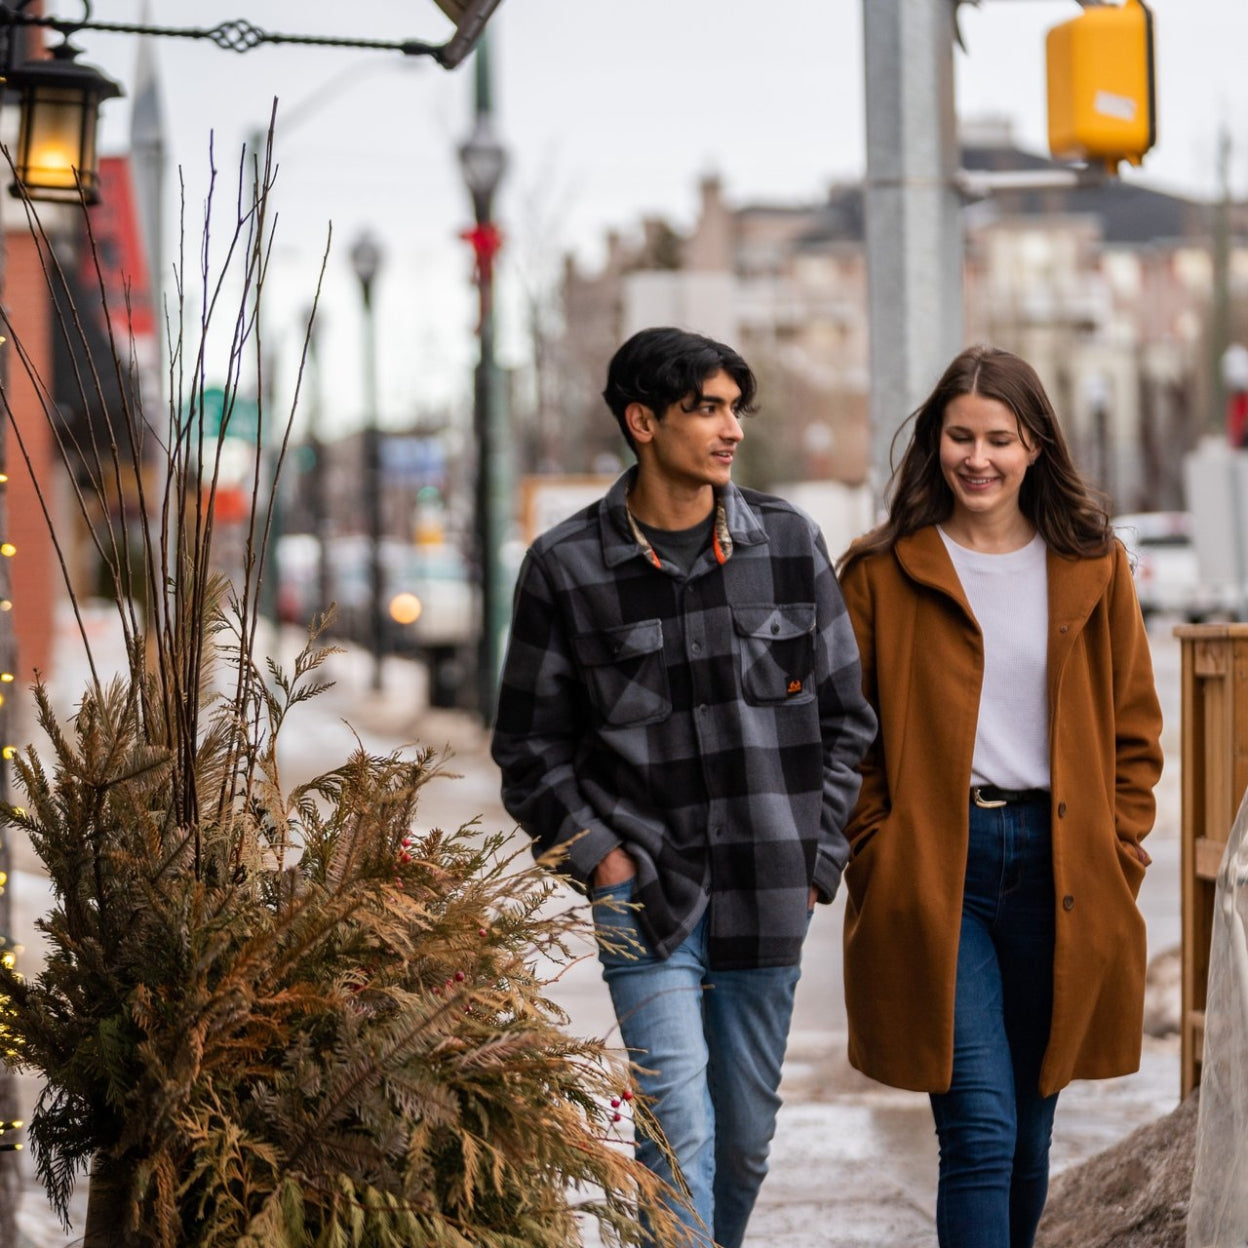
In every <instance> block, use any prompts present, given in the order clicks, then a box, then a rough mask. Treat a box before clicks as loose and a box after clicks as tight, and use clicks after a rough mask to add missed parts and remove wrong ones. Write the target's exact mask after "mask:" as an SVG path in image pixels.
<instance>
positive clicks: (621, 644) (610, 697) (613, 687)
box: [572, 620, 672, 727]
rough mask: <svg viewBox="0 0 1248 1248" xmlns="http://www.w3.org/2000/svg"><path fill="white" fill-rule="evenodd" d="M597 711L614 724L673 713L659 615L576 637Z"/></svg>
mask: <svg viewBox="0 0 1248 1248" xmlns="http://www.w3.org/2000/svg"><path fill="white" fill-rule="evenodd" d="M572 647H573V650H574V651H575V652H576V661H577V663H579V664H580V667H581V670H582V671H583V672H584V673H585V686H586V688H587V689H588V690H589V695H590V698H591V699H592V700H593V703H594V706H595V707H596V708H597V709H598V712H599V714H601V716H602V718H603V719H604V720H605V721H606V723H608V724H611V725H613V726H615V727H624V726H625V725H628V724H652V723H657V722H658V721H659V720H661V719H666V718H667V717H668V716H669V715H670V714H671V713H672V695H671V689H670V688H669V685H668V678H667V666H666V664H664V662H663V624H662V621H661V620H642V621H640V622H639V623H636V624H624V625H622V626H620V627H619V628H608V629H604V630H603V631H602V632H598V633H582V634H580V635H579V636H577V637H573V638H572Z"/></svg>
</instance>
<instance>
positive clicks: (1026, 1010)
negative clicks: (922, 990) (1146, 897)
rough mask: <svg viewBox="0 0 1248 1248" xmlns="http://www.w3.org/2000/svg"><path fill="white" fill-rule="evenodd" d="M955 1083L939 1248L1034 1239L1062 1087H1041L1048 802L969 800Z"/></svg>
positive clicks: (947, 1100)
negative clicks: (985, 803) (1045, 1093)
mask: <svg viewBox="0 0 1248 1248" xmlns="http://www.w3.org/2000/svg"><path fill="white" fill-rule="evenodd" d="M970 810H971V838H970V849H969V853H968V856H967V864H966V890H965V895H964V898H963V903H962V929H961V939H960V942H959V945H958V982H957V994H956V998H955V1005H954V1024H953V1045H954V1053H953V1083H952V1086H951V1087H950V1089H949V1091H948V1092H946V1093H941V1094H939V1095H934V1096H933V1097H932V1098H931V1101H932V1113H933V1115H934V1117H935V1119H936V1132H937V1135H938V1136H939V1138H940V1186H939V1191H938V1195H937V1200H936V1227H937V1233H938V1235H939V1239H940V1244H941V1248H1030V1246H1031V1243H1032V1240H1033V1239H1034V1237H1035V1232H1036V1225H1037V1223H1038V1222H1039V1221H1040V1214H1041V1213H1042V1212H1043V1210H1044V1201H1045V1197H1046V1195H1047V1194H1048V1184H1049V1141H1050V1139H1051V1136H1052V1131H1053V1112H1054V1110H1055V1109H1056V1108H1057V1096H1056V1095H1053V1096H1049V1097H1042V1096H1040V1093H1039V1082H1040V1064H1041V1062H1042V1061H1043V1058H1044V1050H1045V1048H1046V1046H1047V1045H1048V1040H1049V1024H1050V1019H1051V1015H1052V1009H1053V941H1054V909H1053V907H1054V898H1053V856H1052V846H1051V834H1050V829H1049V803H1048V802H1047V801H1040V802H1034V803H1027V804H1019V805H1009V806H1001V807H998V808H996V809H991V810H985V809H982V808H980V807H978V806H976V805H975V804H974V803H973V802H972V803H971V808H970Z"/></svg>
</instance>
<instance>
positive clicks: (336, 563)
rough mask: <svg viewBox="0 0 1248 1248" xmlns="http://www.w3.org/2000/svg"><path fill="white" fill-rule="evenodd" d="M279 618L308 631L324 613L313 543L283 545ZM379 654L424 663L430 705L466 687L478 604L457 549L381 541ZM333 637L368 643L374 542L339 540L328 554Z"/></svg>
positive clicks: (298, 539)
mask: <svg viewBox="0 0 1248 1248" xmlns="http://www.w3.org/2000/svg"><path fill="white" fill-rule="evenodd" d="M277 550H278V568H279V581H278V613H279V616H280V618H281V619H282V620H283V621H284V622H286V623H291V624H299V625H305V626H306V625H307V624H308V623H310V622H311V620H312V619H313V617H314V616H316V615H318V614H319V613H320V612H322V611H324V610H327V609H328V607H329V603H328V602H320V601H318V597H319V594H318V589H317V585H318V579H319V577H318V567H319V559H320V554H319V547H318V543H317V540H316V538H315V537H313V536H311V535H310V534H307V533H292V534H289V535H287V536H285V537H283V538H281V539H280V540H279V542H278V548H277ZM380 555H381V568H382V584H383V590H382V629H383V633H382V649H383V651H384V652H385V653H387V654H406V655H410V656H412V657H414V658H420V659H423V660H425V661H426V663H427V664H428V665H429V670H430V700H431V702H432V703H433V705H435V706H448V705H453V704H455V702H456V701H458V700H459V690H460V688H461V686H466V685H467V684H468V683H469V682H468V674H469V671H470V669H471V662H472V646H473V644H474V641H475V638H476V629H477V612H478V605H477V604H478V598H479V594H478V593H477V590H476V587H475V586H474V585H473V583H472V578H471V576H470V572H469V568H468V564H467V561H466V560H465V559H464V557H463V556H462V555H461V554H460V553H459V551H458V550H456V549H455V548H454V547H453V546H449V545H437V546H417V545H415V544H414V543H407V542H401V541H398V540H396V539H394V538H383V539H382V542H381V546H380ZM329 578H330V592H331V601H332V602H333V603H334V604H335V614H334V626H333V632H334V635H335V636H337V637H342V638H345V639H347V640H349V641H353V642H355V643H357V644H358V645H362V646H367V645H370V644H371V636H370V631H369V630H370V611H369V590H370V579H369V578H370V549H369V539H368V538H367V537H364V536H359V535H352V536H347V537H339V538H335V539H334V541H333V542H332V543H331V545H330V547H329Z"/></svg>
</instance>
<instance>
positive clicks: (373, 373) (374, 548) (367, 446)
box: [351, 230, 385, 689]
mask: <svg viewBox="0 0 1248 1248" xmlns="http://www.w3.org/2000/svg"><path fill="white" fill-rule="evenodd" d="M351 268H352V269H353V270H354V271H355V276H356V278H357V279H358V281H359V283H360V296H361V298H362V300H363V303H364V418H365V426H364V438H363V446H364V471H363V474H362V476H361V486H362V488H363V491H364V498H363V502H364V511H365V514H366V515H367V517H368V644H369V650H370V651H371V652H372V656H373V688H374V689H380V688H381V661H382V652H383V643H384V636H383V631H382V630H383V627H384V625H383V616H382V601H381V600H382V595H383V594H384V593H385V581H384V578H383V576H382V563H381V435H380V432H379V430H378V427H377V317H376V315H375V313H374V311H373V279H374V278H376V276H377V273H378V270H379V269H380V268H381V247H380V246H379V245H378V243H377V240H376V239H375V238H374V237H373V235H372V234H371V233H370V232H369V231H368V230H365V231H364V233H362V234H361V235H360V236H359V237H358V238H357V239H356V240H355V242H354V244H353V245H352V247H351Z"/></svg>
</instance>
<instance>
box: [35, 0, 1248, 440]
mask: <svg viewBox="0 0 1248 1248" xmlns="http://www.w3.org/2000/svg"><path fill="white" fill-rule="evenodd" d="M866 2H867V3H875V2H876V0H866ZM880 2H881V3H882V2H883V0H880ZM933 2H938V0H933ZM862 3H863V0H783V2H782V3H781V2H778V0H503V3H502V5H501V7H500V8H499V9H498V11H497V13H496V15H495V17H494V18H493V19H492V23H491V30H492V38H493V41H494V42H493V63H494V68H495V100H496V118H497V124H498V129H499V132H500V134H501V137H502V138H503V140H504V142H505V143H506V145H507V147H508V149H509V152H510V157H511V164H510V169H509V172H508V176H507V179H506V182H505V183H504V186H503V189H502V191H501V193H500V197H499V202H498V212H497V216H498V218H499V221H500V224H501V225H502V228H503V229H504V231H505V234H506V238H507V247H506V251H505V255H504V259H503V262H502V269H501V281H502V283H503V287H504V295H505V300H504V304H503V308H502V316H503V324H502V325H501V326H500V332H501V334H502V337H503V352H504V355H512V356H514V355H515V353H516V352H517V351H518V350H519V345H518V343H519V335H520V326H519V324H518V321H519V313H518V306H519V304H518V299H517V291H518V290H519V289H520V287H521V286H522V284H524V283H525V282H530V283H531V282H532V281H533V280H534V278H533V276H532V275H534V274H539V275H540V274H541V273H543V272H549V271H550V269H551V267H552V266H556V265H557V264H558V261H559V257H560V256H561V255H562V253H564V252H565V251H569V250H572V251H575V252H576V253H577V254H578V256H580V257H581V258H582V260H583V262H584V263H586V264H590V265H592V263H594V262H595V260H596V259H597V258H598V257H599V256H600V254H601V246H602V239H603V235H604V232H605V231H606V230H608V229H619V230H622V231H624V232H629V231H632V230H634V229H635V228H636V226H637V223H638V222H639V220H640V218H641V217H642V216H643V215H646V214H662V215H663V216H666V217H668V218H669V219H671V220H672V221H674V222H675V223H676V224H677V225H680V226H686V225H688V224H690V223H691V222H692V220H693V217H694V213H695V209H696V203H697V181H698V177H699V175H701V174H703V173H707V172H712V171H713V172H716V173H718V174H720V175H721V177H722V178H723V182H724V187H725V191H726V193H727V194H728V196H729V198H730V200H732V201H733V202H737V203H742V202H756V201H763V200H765V201H772V202H809V201H814V200H817V199H818V198H820V197H821V196H822V195H823V193H824V190H825V188H826V187H827V186H828V184H829V183H831V182H833V181H836V180H844V179H852V178H855V177H859V176H861V174H862V172H863V167H864V149H865V142H864V123H863V104H862V95H863V70H862V63H863V53H862V19H861V13H862ZM55 7H56V9H57V10H58V11H59V12H61V13H62V14H63V15H64V16H67V17H70V16H74V15H77V14H78V13H80V12H81V8H80V0H57V3H56V5H55ZM147 9H148V18H149V20H150V22H151V23H153V24H156V25H161V26H184V25H186V24H187V23H188V22H194V23H195V24H198V25H202V26H210V25H213V24H215V23H216V22H218V21H221V20H224V19H227V18H237V17H242V16H244V15H245V16H246V18H247V19H248V20H250V21H251V22H253V23H255V24H256V25H258V26H260V27H263V28H264V29H266V30H269V31H279V32H282V33H288V34H309V33H317V34H337V35H341V34H352V33H358V34H362V35H368V36H372V37H377V38H400V37H409V36H410V37H418V38H428V39H431V40H432V41H435V42H441V41H442V40H443V39H444V38H445V37H446V36H447V34H448V33H449V27H448V26H447V24H446V22H445V19H444V18H443V17H442V15H441V14H440V13H439V12H438V10H437V9H436V7H435V6H434V4H433V0H349V2H348V0H335V2H334V3H329V2H328V0H299V2H297V3H296V2H295V0H195V3H194V4H193V5H192V4H187V3H186V0H149V2H148V4H147ZM1152 9H1153V12H1154V15H1155V21H1156V49H1157V69H1158V103H1159V123H1158V147H1157V148H1156V149H1155V151H1154V152H1153V153H1152V154H1150V156H1149V158H1148V160H1147V162H1146V165H1145V167H1144V169H1143V170H1142V171H1141V172H1140V173H1132V174H1131V175H1130V176H1132V177H1138V178H1142V179H1143V180H1146V181H1148V182H1150V183H1151V184H1154V185H1159V186H1161V187H1163V188H1165V189H1173V190H1176V191H1181V192H1185V193H1191V194H1200V195H1210V194H1212V193H1213V191H1214V189H1215V187H1216V181H1217V179H1216V151H1217V129H1218V127H1219V125H1223V124H1224V125H1226V126H1227V127H1228V128H1229V130H1230V131H1231V134H1232V136H1233V138H1234V140H1235V141H1236V144H1237V145H1236V147H1235V150H1234V158H1233V164H1232V184H1233V187H1234V189H1235V190H1236V191H1237V192H1238V193H1241V194H1242V193H1245V188H1248V72H1246V71H1245V62H1246V61H1248V0H1154V2H1153V4H1152ZM141 11H142V4H141V0H95V3H94V5H93V16H94V18H95V19H96V20H100V21H125V22H132V21H136V20H138V19H139V17H140V15H141ZM1078 12H1079V9H1078V6H1077V4H1076V3H1075V0H984V2H983V4H982V5H981V6H980V7H978V8H973V7H970V6H964V7H963V8H962V10H961V19H960V20H961V25H962V30H963V34H964V36H965V40H966V44H967V52H966V53H965V54H964V53H961V52H959V53H957V56H956V67H957V69H956V72H957V87H958V111H959V115H960V116H961V117H962V118H966V119H969V118H974V117H980V116H983V115H985V114H990V113H991V114H996V115H1000V116H1004V117H1007V118H1009V119H1010V120H1011V121H1012V123H1013V125H1014V128H1015V134H1016V136H1017V137H1018V139H1019V141H1020V142H1021V143H1022V145H1024V146H1026V147H1029V148H1031V149H1033V150H1036V151H1041V152H1042V151H1044V150H1045V124H1046V123H1045V94H1044V32H1045V31H1046V30H1047V29H1048V28H1049V27H1051V26H1053V25H1055V24H1057V23H1059V22H1062V21H1065V20H1067V19H1069V18H1071V17H1074V16H1077V15H1078ZM75 42H76V43H77V44H78V45H79V46H80V47H81V48H82V49H83V50H84V52H83V56H82V59H83V60H84V61H88V62H90V63H92V64H95V65H97V66H99V67H100V68H102V69H104V70H105V71H106V72H107V73H109V74H110V75H111V76H113V77H114V78H116V79H117V80H118V81H120V82H122V83H123V84H124V85H125V86H126V87H127V91H128V92H129V89H130V86H131V84H132V82H133V75H134V67H135V59H136V53H137V40H136V39H135V38H134V37H133V36H121V35H110V34H101V33H98V32H91V31H84V32H81V33H80V34H79V35H78V36H77V37H76V39H75ZM155 48H156V54H157V60H158V64H159V67H160V75H161V92H162V97H163V102H164V108H165V116H166V119H167V126H168V136H167V141H168V149H169V157H170V164H171V169H173V170H176V167H177V166H181V167H182V169H183V176H184V178H185V181H186V184H187V187H188V194H187V198H188V209H189V210H188V214H187V217H188V226H187V234H188V238H189V241H190V242H191V244H192V245H193V244H195V242H196V240H197V239H198V234H199V224H198V221H199V218H200V216H201V215H202V201H203V195H204V189H205V186H206V176H205V174H206V169H207V165H208V143H209V134H210V132H211V133H212V134H213V135H214V144H215V151H216V161H217V165H218V167H219V169H220V170H221V180H222V181H223V182H224V183H225V184H227V185H232V184H233V182H234V180H235V171H236V168H237V162H238V152H239V148H240V145H241V144H242V142H243V141H244V139H245V137H246V135H247V134H248V133H249V132H250V131H252V130H253V129H255V128H256V127H258V126H262V125H263V124H265V123H266V122H267V118H268V115H269V110H270V106H271V104H272V101H273V98H274V97H275V96H276V97H277V98H278V101H279V103H278V118H279V120H278V130H277V134H278V138H277V159H278V164H279V167H280V171H279V178H278V187H277V196H276V205H277V208H278V211H279V213H280V220H279V224H278V231H277V247H276V251H275V260H274V268H273V272H272V276H271V279H270V289H269V295H270V296H271V304H270V309H271V315H270V325H269V330H268V332H269V335H270V337H271V338H272V339H274V340H275V341H276V340H278V339H280V340H281V341H282V342H286V341H288V340H289V341H290V342H293V341H294V340H295V338H296V337H297V336H300V335H298V334H297V333H296V329H295V326H294V313H295V311H297V310H298V309H299V308H301V307H303V306H304V305H306V304H307V303H308V302H309V301H310V298H311V290H312V282H313V279H314V276H315V269H316V267H317V263H318V260H319V256H320V254H321V250H322V247H323V244H324V240H325V236H326V231H327V228H328V225H329V223H330V222H331V221H332V224H333V233H334V251H333V254H332V256H331V259H330V277H329V279H328V280H327V284H326V292H325V297H324V304H323V309H324V313H323V321H322V325H323V329H324V334H323V342H324V344H325V348H324V354H325V357H326V360H327V383H326V389H327V392H328V393H327V405H328V407H329V408H330V410H331V413H332V415H333V418H334V419H336V420H340V421H341V422H342V423H343V424H344V425H350V424H354V423H356V422H357V421H358V420H359V418H360V413H361V408H362V402H361V386H360V385H359V384H358V382H357V381H356V379H357V378H358V377H359V376H360V371H361V355H360V340H361V333H360V311H359V296H358V287H357V286H356V284H355V279H354V278H353V277H352V276H351V272H350V267H349V262H348V259H347V253H348V251H349V248H350V244H351V242H352V240H353V239H354V238H355V237H356V236H357V235H358V233H359V232H360V231H361V230H362V229H364V228H369V229H372V230H373V231H375V233H376V234H377V236H378V238H379V240H380V242H381V244H382V247H383V248H384V251H385V253H386V260H385V264H384V267H383V270H382V272H381V275H380V277H379V279H378V286H377V302H378V308H379V328H378V342H379V354H380V359H381V367H380V372H381V379H380V390H381V408H382V413H383V419H384V420H385V421H386V422H387V423H400V422H403V421H405V420H406V419H408V418H409V417H410V416H411V414H412V412H413V410H414V409H416V408H418V407H419V406H421V405H422V404H428V403H434V402H438V401H443V400H448V399H452V400H453V399H462V396H464V395H465V394H466V392H467V386H468V373H469V370H470V368H471V363H472V360H473V358H474V355H475V344H474V342H473V339H472V329H473V318H474V305H473V302H472V297H471V291H470V287H469V282H470V276H471V259H470V256H469V253H468V249H467V247H466V245H465V244H464V243H462V242H461V241H460V240H459V238H458V233H459V230H460V229H462V228H463V227H464V226H465V225H466V224H467V223H468V220H469V217H470V209H469V202H468V198H467V194H466V192H465V190H464V187H463V184H462V180H461V177H460V173H459V170H458V165H457V161H456V155H455V148H456V146H457V144H458V143H459V142H460V141H461V140H462V139H463V138H464V137H465V136H466V135H467V133H468V130H469V128H470V122H471V111H470V110H471V90H472V77H471V66H470V64H465V65H463V66H461V67H460V68H459V69H458V70H455V71H453V72H447V71H445V70H443V69H441V68H439V67H437V66H436V65H435V64H433V63H432V62H431V61H429V60H427V59H420V60H416V61H405V60H404V59H403V58H402V57H400V56H399V55H398V54H397V53H383V52H373V53H361V52H354V51H347V50H341V49H335V50H324V51H320V50H317V51H313V50H305V49H302V48H297V47H273V48H261V49H259V50H255V51H251V52H248V53H246V54H244V55H239V54H236V53H232V52H226V51H221V50H219V49H217V48H216V47H215V46H213V45H212V44H211V43H208V42H206V41H189V40H181V39H173V38H162V39H159V40H158V41H157V42H156V45H155ZM131 94H132V93H131ZM129 103H130V102H129V99H128V98H127V99H124V100H117V101H112V102H110V103H108V104H106V105H105V110H106V122H105V126H104V130H103V146H104V150H105V151H108V150H120V149H123V148H124V147H125V145H126V141H127V134H128V122H129ZM169 187H170V199H171V204H170V208H169V216H170V218H171V219H174V218H175V217H176V203H175V202H173V201H175V200H176V194H177V175H176V172H171V176H170V180H169ZM232 193H233V192H232V191H230V192H229V194H228V195H227V196H226V198H227V200H228V199H229V198H230V197H231V196H232ZM170 241H171V242H176V233H174V232H173V230H172V228H171V231H170Z"/></svg>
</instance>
